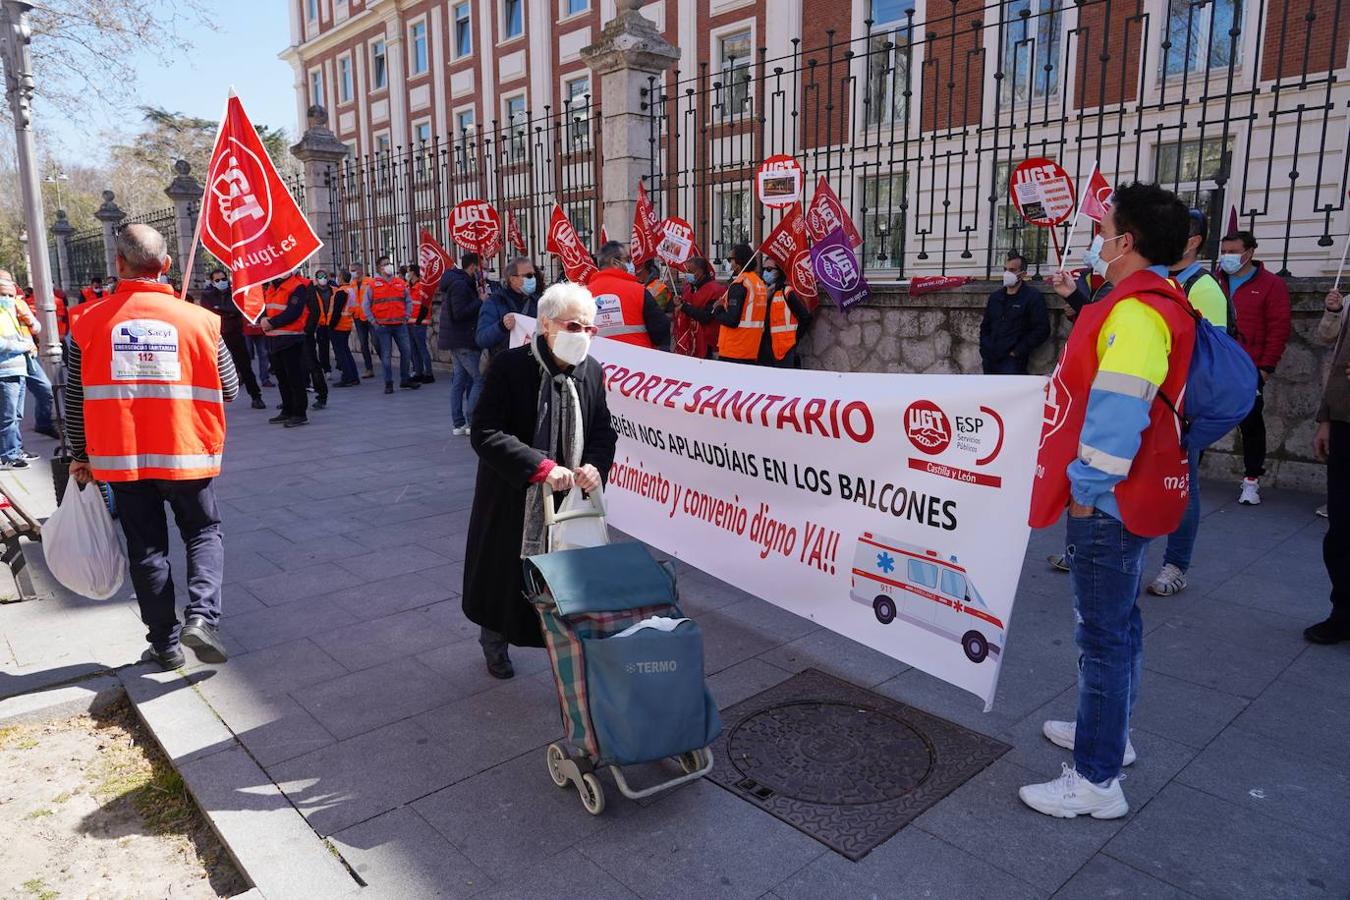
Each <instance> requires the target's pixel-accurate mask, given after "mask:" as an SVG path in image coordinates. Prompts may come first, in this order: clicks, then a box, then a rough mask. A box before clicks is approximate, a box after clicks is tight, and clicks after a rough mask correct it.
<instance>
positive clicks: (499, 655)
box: [483, 647, 516, 679]
mask: <svg viewBox="0 0 1350 900" xmlns="http://www.w3.org/2000/svg"><path fill="white" fill-rule="evenodd" d="M483 658H484V659H485V660H486V661H487V670H488V674H489V675H491V676H492V677H493V678H501V679H506V678H514V677H515V676H516V667H515V666H513V665H511V657H509V656H507V655H506V648H505V647H503V648H502V649H501V650H495V651H494V650H489V649H488V648H486V647H484V648H483Z"/></svg>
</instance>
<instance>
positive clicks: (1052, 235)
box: [1050, 225, 1064, 272]
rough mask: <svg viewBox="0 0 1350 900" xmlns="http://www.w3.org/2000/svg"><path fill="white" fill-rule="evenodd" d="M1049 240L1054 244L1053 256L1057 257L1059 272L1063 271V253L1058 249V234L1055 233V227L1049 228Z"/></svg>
mask: <svg viewBox="0 0 1350 900" xmlns="http://www.w3.org/2000/svg"><path fill="white" fill-rule="evenodd" d="M1050 240H1052V241H1054V242H1055V254H1056V255H1057V256H1059V270H1060V271H1061V272H1063V271H1064V251H1063V250H1061V249H1060V248H1059V234H1058V233H1056V231H1055V226H1053V225H1051V226H1050Z"/></svg>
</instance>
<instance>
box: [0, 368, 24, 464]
mask: <svg viewBox="0 0 1350 900" xmlns="http://www.w3.org/2000/svg"><path fill="white" fill-rule="evenodd" d="M23 381H24V376H23V375H6V376H5V377H3V378H0V460H11V459H15V458H17V457H18V455H19V453H20V452H21V451H22V450H23V438H22V435H21V432H20V431H19V423H20V422H22V421H23Z"/></svg>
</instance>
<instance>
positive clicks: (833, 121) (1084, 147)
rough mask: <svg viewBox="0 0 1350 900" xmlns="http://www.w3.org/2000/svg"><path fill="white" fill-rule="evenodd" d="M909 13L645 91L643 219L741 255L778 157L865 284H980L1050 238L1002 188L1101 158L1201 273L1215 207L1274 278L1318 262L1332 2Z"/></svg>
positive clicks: (1086, 2)
mask: <svg viewBox="0 0 1350 900" xmlns="http://www.w3.org/2000/svg"><path fill="white" fill-rule="evenodd" d="M914 5H915V4H912V3H903V2H899V0H873V2H872V3H871V4H870V10H871V15H872V17H871V18H869V19H867V20H866V21H864V22H863V34H862V36H861V37H859V38H857V39H855V40H851V41H842V42H841V41H836V40H835V34H834V32H833V31H826V32H824V34H823V35H822V42H821V43H820V45H819V46H807V45H805V43H804V39H802V38H798V39H794V40H793V41H792V46H793V50H792V52H791V54H789V55H786V56H782V57H778V58H769V57H768V52H767V50H766V49H765V48H764V47H760V48H758V49H757V50H756V49H752V47H751V44H750V35H751V32H750V31H749V30H748V29H747V30H745V31H743V32H732V33H726V32H718V33H715V34H714V35H713V36H712V37H711V38H710V40H711V43H712V46H711V48H710V52H709V56H710V58H711V61H709V62H703V63H700V64H699V66H698V70H697V71H695V72H681V71H679V70H675V71H673V72H671V73H667V75H666V76H665V77H661V78H658V77H653V78H652V79H651V81H650V84H649V88H648V91H647V95H646V101H647V102H646V109H647V112H648V116H649V129H650V145H651V154H650V161H649V162H650V165H649V168H650V171H649V174H648V177H647V179H646V183H647V187H648V190H649V192H650V193H651V194H652V196H653V199H654V202H655V203H656V204H657V208H658V214H660V215H666V214H678V215H681V216H683V217H684V218H686V219H688V220H689V221H690V222H691V223H692V224H693V225H694V227H695V231H696V234H697V236H698V238H699V242H700V245H701V246H702V247H704V249H705V250H706V251H708V253H709V255H710V256H713V257H724V256H726V254H727V253H728V252H729V251H730V247H731V245H732V244H734V243H737V242H739V241H749V242H751V243H755V242H758V241H760V240H762V239H763V237H764V236H765V235H766V234H767V232H768V230H769V229H770V228H771V227H772V226H773V224H775V222H776V221H777V219H778V218H779V217H780V216H781V213H779V212H774V211H771V210H767V209H765V208H764V207H763V206H762V205H760V204H759V203H757V202H754V201H755V194H754V189H753V185H752V179H753V175H754V172H755V169H756V167H757V166H758V165H759V164H760V162H761V161H762V160H764V159H765V158H766V157H768V156H772V155H774V154H779V153H782V154H788V155H791V156H793V157H795V158H796V159H797V161H798V162H799V163H800V164H801V165H802V166H803V168H804V169H805V174H806V178H805V186H806V187H805V190H806V194H807V197H806V199H807V201H809V199H810V196H811V194H812V193H813V191H814V189H815V185H816V184H817V183H818V182H819V181H820V179H824V181H825V183H827V184H828V185H830V187H831V188H832V189H833V190H834V191H835V193H836V194H837V195H838V196H839V197H840V198H841V201H842V203H843V205H844V207H845V209H847V210H848V211H849V212H850V214H851V216H852V218H853V220H854V221H855V222H856V223H857V224H858V226H859V228H860V230H861V232H862V234H863V237H864V240H865V243H864V245H863V247H862V248H861V251H860V252H861V253H862V256H863V259H864V261H865V264H866V265H867V267H868V268H870V269H873V270H877V269H881V270H891V271H894V272H895V273H896V274H898V275H899V276H900V277H905V276H906V275H907V274H909V273H911V272H921V273H930V272H948V273H960V272H963V271H964V272H973V271H983V272H984V273H985V274H992V271H993V270H994V269H996V268H1000V267H1001V266H1002V262H1003V255H1004V254H1006V253H1007V252H1009V251H1012V250H1020V251H1022V252H1023V253H1025V254H1027V255H1028V256H1029V257H1031V258H1032V259H1033V261H1035V262H1037V263H1038V264H1039V263H1041V262H1044V261H1046V260H1047V259H1050V258H1051V253H1052V252H1053V251H1052V249H1051V245H1052V240H1051V237H1052V236H1051V235H1049V233H1048V231H1047V230H1044V229H1039V228H1034V227H1032V226H1027V225H1025V224H1024V223H1023V222H1022V220H1021V219H1020V217H1019V216H1018V215H1017V213H1016V211H1015V210H1014V209H1013V207H1012V206H1011V203H1010V201H1009V198H1008V178H1009V172H1010V171H1011V170H1012V169H1013V168H1014V167H1015V166H1016V164H1017V163H1018V162H1020V161H1021V160H1023V159H1026V158H1028V157H1033V156H1043V157H1049V158H1051V159H1054V160H1056V161H1058V162H1059V163H1060V164H1061V165H1063V166H1064V167H1065V168H1066V169H1067V170H1068V172H1069V173H1070V174H1071V175H1072V176H1074V178H1075V183H1077V184H1080V185H1081V184H1083V183H1084V182H1085V181H1086V178H1087V176H1088V174H1089V171H1090V169H1091V167H1092V165H1093V163H1094V161H1099V163H1100V166H1101V168H1102V170H1103V172H1104V173H1105V175H1106V177H1107V178H1108V180H1110V181H1111V182H1112V183H1113V184H1116V183H1121V182H1127V181H1131V180H1135V179H1139V180H1145V181H1155V180H1156V181H1158V182H1160V183H1163V184H1165V185H1167V186H1169V187H1171V188H1172V189H1174V190H1176V191H1177V192H1178V193H1180V194H1181V195H1182V196H1183V198H1184V199H1186V200H1187V201H1188V202H1190V203H1191V204H1192V205H1193V206H1196V207H1200V208H1203V209H1205V210H1206V211H1207V212H1208V213H1209V215H1210V219H1211V230H1210V240H1209V244H1208V247H1207V248H1206V249H1207V251H1208V254H1209V255H1210V256H1211V257H1213V256H1214V255H1216V254H1217V246H1218V241H1219V237H1220V232H1221V231H1222V230H1223V228H1224V223H1225V219H1226V211H1227V210H1228V208H1229V207H1230V205H1231V206H1234V207H1236V208H1237V210H1238V211H1239V213H1240V216H1241V223H1242V226H1243V227H1244V228H1246V229H1248V230H1251V231H1253V232H1255V233H1256V234H1257V236H1258V238H1259V239H1260V240H1261V246H1262V247H1263V248H1264V249H1263V250H1262V252H1261V255H1262V256H1263V257H1264V258H1265V259H1266V260H1268V261H1270V262H1272V263H1273V265H1272V267H1273V268H1278V269H1279V270H1281V272H1282V274H1288V273H1289V271H1290V268H1291V266H1292V265H1295V264H1300V263H1301V265H1300V268H1301V269H1302V271H1300V272H1299V273H1298V274H1316V273H1317V272H1319V271H1325V270H1326V268H1327V266H1329V265H1331V263H1333V262H1334V260H1331V261H1328V254H1327V252H1326V250H1325V249H1324V248H1326V247H1328V246H1329V245H1330V244H1331V243H1332V238H1331V230H1332V222H1333V217H1334V216H1335V215H1336V214H1337V213H1339V212H1341V211H1343V210H1344V209H1345V207H1346V194H1345V187H1346V186H1347V175H1348V174H1350V154H1348V153H1347V151H1346V135H1347V131H1350V124H1348V123H1350V117H1347V112H1346V111H1347V109H1350V87H1347V80H1346V78H1345V75H1346V68H1345V66H1346V61H1345V59H1344V56H1345V46H1346V40H1345V35H1346V33H1347V31H1350V8H1347V6H1346V4H1344V3H1343V2H1338V0H1269V2H1267V0H1254V2H1243V0H1168V2H1167V4H1166V6H1165V8H1164V14H1163V15H1162V16H1158V15H1155V14H1154V13H1152V12H1150V8H1152V7H1151V4H1150V5H1147V6H1146V4H1145V2H1144V0H1074V2H1069V0H1004V2H991V3H987V4H985V5H983V6H981V5H980V4H979V3H978V2H975V3H972V2H967V0H949V2H948V3H946V4H937V3H932V4H929V9H930V10H937V11H939V12H937V13H936V14H934V15H933V17H932V18H930V19H929V20H927V21H922V20H919V19H918V18H917V17H916V12H915V10H914V8H913V6H914ZM944 10H945V12H942V11H944ZM806 28H807V29H808V34H809V33H810V32H809V29H810V28H811V25H810V23H807V26H806ZM1080 227H1081V226H1080ZM1068 229H1069V224H1068V223H1067V222H1066V223H1065V224H1063V225H1062V226H1060V228H1059V229H1058V235H1056V236H1057V237H1058V238H1059V240H1060V242H1061V243H1063V242H1064V240H1065V239H1066V238H1067V237H1068V234H1067V232H1068ZM1074 243H1075V244H1076V245H1077V247H1078V248H1079V249H1081V248H1082V247H1083V246H1084V244H1085V243H1086V236H1085V235H1084V234H1083V232H1079V237H1078V238H1077V239H1076V240H1075V242H1074Z"/></svg>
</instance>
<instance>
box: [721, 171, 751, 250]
mask: <svg viewBox="0 0 1350 900" xmlns="http://www.w3.org/2000/svg"><path fill="white" fill-rule="evenodd" d="M716 212H717V219H716V221H715V222H714V223H713V224H714V227H715V228H716V232H715V233H716V235H717V241H716V244H717V255H718V256H720V257H722V258H723V259H725V258H726V257H728V256H730V255H731V248H732V247H734V246H736V245H737V244H748V243H750V192H749V191H748V190H746V189H745V188H743V187H735V188H729V189H726V190H722V191H719V192H718V193H717V206H716Z"/></svg>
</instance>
